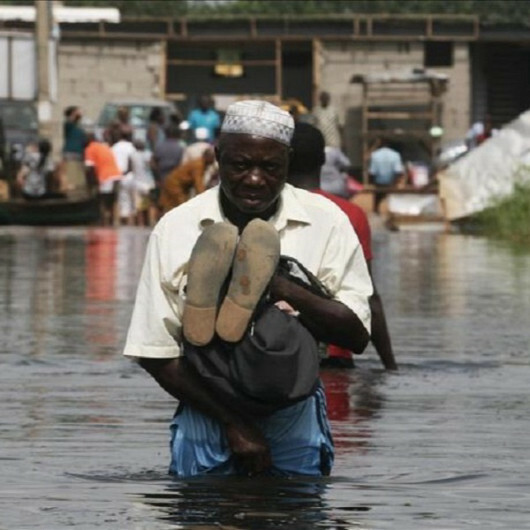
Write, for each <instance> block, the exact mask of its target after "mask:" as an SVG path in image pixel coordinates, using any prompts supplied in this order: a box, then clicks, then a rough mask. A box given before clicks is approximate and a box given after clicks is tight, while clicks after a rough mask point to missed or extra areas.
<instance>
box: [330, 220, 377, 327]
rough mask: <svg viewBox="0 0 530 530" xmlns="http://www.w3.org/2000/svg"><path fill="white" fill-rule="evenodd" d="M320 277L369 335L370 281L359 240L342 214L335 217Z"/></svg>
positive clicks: (371, 291)
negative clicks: (335, 221) (354, 315)
mask: <svg viewBox="0 0 530 530" xmlns="http://www.w3.org/2000/svg"><path fill="white" fill-rule="evenodd" d="M319 277H320V280H321V281H322V282H323V283H324V285H326V286H327V287H328V288H329V289H330V290H331V292H332V293H333V296H334V298H335V300H337V301H339V302H342V303H343V304H344V305H345V306H347V307H349V308H350V309H351V310H352V311H353V312H354V313H355V314H356V315H357V317H358V318H359V319H360V320H361V322H362V323H363V325H364V327H365V328H366V330H367V331H368V333H370V330H371V313H370V305H369V302H368V299H369V297H370V296H371V295H372V293H373V287H372V280H371V279H370V274H369V272H368V267H367V265H366V260H365V258H364V255H363V250H362V248H361V245H360V243H359V238H358V237H357V234H356V233H355V231H354V230H353V227H352V226H351V224H350V221H349V220H348V218H347V217H346V215H344V214H342V215H341V216H340V217H338V221H337V223H335V226H334V228H333V230H332V232H331V234H330V238H329V240H328V244H327V248H326V252H325V253H324V257H323V260H322V264H321V269H320V274H319Z"/></svg>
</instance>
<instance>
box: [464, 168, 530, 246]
mask: <svg viewBox="0 0 530 530" xmlns="http://www.w3.org/2000/svg"><path fill="white" fill-rule="evenodd" d="M525 170H526V171H530V168H525ZM474 220H475V221H476V222H477V223H478V225H479V227H481V231H482V232H483V233H485V234H487V235H490V236H492V237H498V238H501V239H506V240H511V241H515V242H517V243H521V244H524V245H529V244H530V184H528V183H526V184H521V183H518V184H516V185H515V189H514V192H513V194H512V195H511V196H510V197H507V198H504V199H502V200H500V201H497V202H496V203H495V204H494V205H493V206H492V207H491V208H488V209H486V210H484V211H482V212H480V213H479V214H477V215H476V216H475V219H474Z"/></svg>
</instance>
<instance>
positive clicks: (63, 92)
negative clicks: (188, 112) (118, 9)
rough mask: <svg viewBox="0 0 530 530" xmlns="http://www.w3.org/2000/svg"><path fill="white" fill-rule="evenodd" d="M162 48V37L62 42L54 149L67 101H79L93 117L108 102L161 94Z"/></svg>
mask: <svg viewBox="0 0 530 530" xmlns="http://www.w3.org/2000/svg"><path fill="white" fill-rule="evenodd" d="M164 53H165V52H164V47H163V44H162V43H161V42H141V41H136V42H132V41H131V42H116V41H96V42H94V41H92V42H88V41H87V42H69V41H66V42H61V43H60V46H59V51H58V75H59V83H58V101H57V104H56V105H55V109H54V148H55V150H57V148H58V149H60V148H61V146H62V121H63V111H64V109H65V108H66V107H68V106H69V105H78V106H80V107H81V109H82V110H83V115H84V116H85V118H88V119H89V120H91V121H95V120H96V119H97V117H98V115H99V112H100V110H101V108H102V107H103V105H104V104H105V103H106V102H107V101H111V100H116V99H153V98H162V97H163V95H164V89H165V87H164V86H162V84H163V79H164V68H165V58H164ZM55 144H60V145H55Z"/></svg>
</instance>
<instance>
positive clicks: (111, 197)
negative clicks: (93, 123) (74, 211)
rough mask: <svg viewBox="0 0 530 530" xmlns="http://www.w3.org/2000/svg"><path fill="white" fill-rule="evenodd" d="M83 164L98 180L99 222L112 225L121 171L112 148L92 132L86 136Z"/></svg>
mask: <svg viewBox="0 0 530 530" xmlns="http://www.w3.org/2000/svg"><path fill="white" fill-rule="evenodd" d="M85 164H86V166H88V167H89V168H91V169H92V170H93V171H94V173H95V176H96V178H97V181H98V189H99V199H100V208H101V222H102V224H103V225H113V224H114V220H115V218H116V215H115V209H116V197H117V188H118V185H119V182H120V180H121V177H122V173H121V171H120V168H119V167H118V164H117V163H116V158H115V156H114V153H113V152H112V149H111V148H110V147H109V146H108V145H107V144H106V143H103V142H98V141H97V140H96V138H95V136H94V134H93V133H90V134H89V135H88V136H87V143H86V147H85Z"/></svg>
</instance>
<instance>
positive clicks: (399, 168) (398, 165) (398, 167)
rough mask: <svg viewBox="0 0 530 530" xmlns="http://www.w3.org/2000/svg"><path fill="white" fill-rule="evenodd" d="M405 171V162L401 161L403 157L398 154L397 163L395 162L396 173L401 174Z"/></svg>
mask: <svg viewBox="0 0 530 530" xmlns="http://www.w3.org/2000/svg"><path fill="white" fill-rule="evenodd" d="M403 171H404V167H403V162H402V161H401V157H400V156H399V154H398V155H397V156H396V161H395V162H394V173H395V174H399V173H403Z"/></svg>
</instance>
